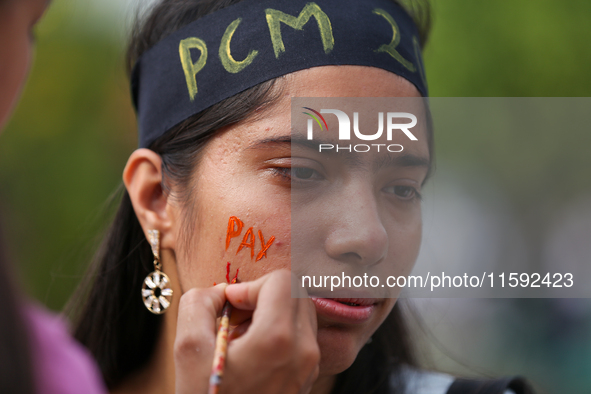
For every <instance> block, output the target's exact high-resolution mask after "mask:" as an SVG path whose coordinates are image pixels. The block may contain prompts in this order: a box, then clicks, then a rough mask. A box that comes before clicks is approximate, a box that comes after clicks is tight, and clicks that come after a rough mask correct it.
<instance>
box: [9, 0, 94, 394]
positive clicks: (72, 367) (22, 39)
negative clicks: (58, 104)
mask: <svg viewBox="0 0 591 394" xmlns="http://www.w3.org/2000/svg"><path fill="white" fill-rule="evenodd" d="M48 4H49V1H48V0H0V87H1V89H0V131H1V130H2V128H3V127H4V125H5V124H6V122H7V121H8V119H9V117H10V114H11V112H12V110H13V108H14V107H15V105H16V103H17V101H18V97H19V95H20V92H21V90H22V88H23V85H24V83H25V80H26V77H27V74H28V71H29V66H30V63H31V59H32V55H33V46H34V33H33V30H34V27H35V25H36V24H37V22H38V21H39V19H40V18H41V17H42V15H43V14H44V12H45V10H46V8H47V6H48ZM0 299H2V318H1V319H0V391H1V392H2V393H22V394H33V393H47V394H51V393H63V394H66V393H71V394H75V393H81V392H83V393H102V392H104V386H103V384H102V382H101V380H100V377H99V374H98V371H97V369H96V366H95V365H94V363H93V362H92V360H91V359H90V358H89V357H88V355H87V353H86V351H85V350H84V349H83V348H82V347H81V346H80V345H79V344H77V343H76V342H75V341H73V340H72V338H71V337H70V336H69V334H68V332H67V331H66V329H65V326H64V324H63V323H62V322H61V321H60V320H59V319H58V318H57V317H55V316H52V315H51V314H49V313H48V312H46V311H44V310H43V309H42V308H40V307H38V306H35V305H32V304H31V303H29V302H26V301H25V300H24V298H22V297H19V294H18V290H17V289H16V286H15V285H14V283H13V281H12V275H11V272H10V267H9V264H8V261H7V259H6V255H5V253H4V250H3V243H2V240H1V239H0Z"/></svg>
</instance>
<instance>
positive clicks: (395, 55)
mask: <svg viewBox="0 0 591 394" xmlns="http://www.w3.org/2000/svg"><path fill="white" fill-rule="evenodd" d="M326 65H360V66H371V67H377V68H382V69H384V70H387V71H390V72H393V73H395V74H397V75H400V76H401V77H403V78H405V79H407V80H408V81H410V82H411V83H413V84H414V85H415V86H416V88H417V89H418V91H419V92H420V93H421V94H422V95H423V96H427V85H426V82H425V77H424V73H423V63H422V59H421V50H420V47H419V42H418V32H417V28H416V26H415V24H414V23H413V21H412V19H411V18H410V16H409V15H408V14H407V13H406V12H405V11H404V10H403V9H402V8H401V7H400V6H398V5H397V4H395V3H394V2H393V1H392V0H317V1H315V2H307V1H302V0H245V1H242V2H240V3H238V4H235V5H232V6H229V7H226V8H223V9H221V10H219V11H216V12H214V13H212V14H209V15H206V16H205V17H203V18H201V19H198V20H197V21H195V22H192V23H191V24H189V25H187V26H185V27H183V28H182V29H180V30H178V31H176V32H174V33H173V34H171V35H170V36H168V37H167V38H165V39H164V40H162V41H161V42H159V43H158V44H157V45H155V46H154V47H153V48H151V49H150V50H149V51H147V52H146V53H144V54H143V55H142V56H141V58H140V59H139V60H138V62H137V64H136V65H135V68H134V70H133V73H132V78H131V81H132V95H133V101H134V105H135V107H136V110H137V113H138V124H139V140H140V141H139V144H140V147H148V146H150V144H152V142H154V141H155V140H156V139H158V138H159V137H160V136H162V135H163V134H164V133H165V132H166V131H168V130H170V129H171V128H172V127H174V126H175V125H177V124H178V123H180V122H182V121H183V120H185V119H187V118H189V117H191V116H192V115H194V114H197V113H199V112H201V111H203V110H205V109H207V108H209V107H211V106H212V105H214V104H216V103H219V102H220V101H222V100H224V99H226V98H229V97H232V96H234V95H235V94H238V93H240V92H242V91H244V90H246V89H248V88H251V87H253V86H255V85H257V84H260V83H262V82H265V81H268V80H270V79H273V78H276V77H279V76H281V75H285V74H288V73H292V72H295V71H298V70H303V69H306V68H311V67H317V66H326Z"/></svg>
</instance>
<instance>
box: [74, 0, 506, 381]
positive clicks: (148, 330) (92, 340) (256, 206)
mask: <svg viewBox="0 0 591 394" xmlns="http://www.w3.org/2000/svg"><path fill="white" fill-rule="evenodd" d="M408 12H409V11H405V10H404V9H403V8H402V7H400V6H399V5H398V4H397V3H396V2H394V1H390V0H368V1H363V2H359V1H352V0H351V1H343V0H339V1H336V0H326V1H325V0H319V1H316V2H306V1H297V0H296V1H293V0H291V1H287V0H285V1H284V0H279V1H270V0H258V1H255V0H246V1H243V2H241V1H231V0H227V1H220V0H208V1H196V0H161V1H160V2H158V3H157V4H156V5H155V6H154V7H153V8H152V9H151V10H150V12H149V13H148V14H147V16H146V17H145V18H144V19H143V21H141V22H140V23H139V24H138V26H136V29H135V30H134V33H133V37H132V40H131V45H130V47H129V51H128V64H129V70H130V72H131V79H132V90H133V95H134V103H135V105H136V108H137V111H138V120H139V129H140V132H139V133H140V149H138V150H137V151H135V152H134V153H133V154H132V155H131V157H130V158H129V161H128V163H127V166H126V168H125V170H124V175H123V179H124V183H125V186H126V191H125V192H124V195H123V198H122V202H121V206H120V208H119V211H118V213H117V215H116V218H115V221H114V223H113V225H112V227H111V230H110V232H109V234H108V235H107V237H106V239H105V242H104V244H103V246H102V248H101V251H100V253H99V256H98V259H97V264H96V266H95V267H94V270H93V272H92V275H91V276H90V283H87V284H84V285H83V286H82V288H81V289H82V291H83V292H85V293H87V294H86V295H87V297H84V298H85V299H86V302H85V304H84V305H83V306H82V308H81V311H80V313H79V315H78V318H77V326H76V331H75V335H76V337H77V338H78V339H79V340H80V341H81V342H82V343H84V344H85V345H86V346H88V348H89V349H90V350H91V352H92V353H93V355H94V356H95V358H96V359H97V361H98V363H99V365H100V367H101V369H102V372H103V376H104V378H105V380H106V382H107V385H108V386H109V388H110V389H111V391H112V392H117V393H140V392H141V393H151V392H154V393H156V392H158V393H173V392H175V391H176V392H179V393H185V392H186V393H189V392H191V393H195V392H206V391H207V387H208V381H209V374H210V371H211V365H212V359H213V353H214V341H215V334H216V325H215V322H216V318H217V317H219V315H220V313H221V310H222V307H223V305H224V303H225V302H226V301H229V302H230V303H231V304H232V305H233V306H234V312H233V315H232V324H233V326H234V327H235V328H234V330H233V332H232V334H231V337H233V340H232V341H231V343H230V344H229V346H228V353H227V361H226V371H225V373H224V379H223V382H222V385H221V390H222V392H224V393H231V392H237V393H279V392H281V393H299V392H312V393H331V392H332V393H349V392H350V393H362V392H375V393H402V392H404V390H405V387H411V386H410V383H411V380H417V379H419V380H420V379H423V378H425V379H426V378H427V375H423V374H420V373H419V374H416V373H415V372H413V371H414V370H413V369H411V368H412V367H414V366H416V363H415V359H414V357H413V353H412V349H411V346H410V339H409V334H408V331H407V329H406V326H405V324H404V320H403V317H402V314H401V311H400V308H399V306H398V305H397V304H396V302H395V299H393V298H384V297H381V298H380V297H374V298H371V299H365V300H364V301H360V300H358V299H355V300H354V299H351V298H348V299H346V300H345V299H330V298H323V297H327V296H326V295H325V296H323V297H319V296H317V297H314V298H311V299H310V298H292V294H291V291H290V288H291V287H292V286H291V275H290V274H289V271H288V270H289V269H290V268H291V267H292V265H291V263H292V260H291V258H292V255H291V252H293V251H292V250H291V236H292V234H291V223H292V221H291V219H292V217H291V208H292V205H291V204H292V202H293V199H297V198H299V199H308V198H310V197H311V196H314V195H315V196H318V195H321V194H322V192H323V190H326V188H330V187H332V185H333V184H337V183H338V184H340V185H341V186H342V188H341V189H340V191H341V192H342V193H343V194H342V196H343V199H342V200H340V201H339V200H333V202H332V203H329V202H325V203H324V204H322V205H323V207H324V208H325V209H323V210H321V211H320V212H317V213H318V215H321V217H320V216H317V215H310V216H309V217H308V220H309V222H308V228H309V234H307V238H306V239H307V240H309V244H308V247H307V248H306V249H305V250H303V251H298V253H300V254H299V255H298V258H299V259H300V260H303V261H308V262H310V263H313V264H323V265H327V266H332V267H343V269H344V270H348V269H351V270H353V271H356V270H358V269H360V267H361V268H363V267H373V266H379V265H381V264H394V265H396V266H400V267H406V268H408V267H412V264H413V263H414V261H415V259H416V256H417V253H418V249H419V244H420V239H421V206H420V198H419V193H420V189H421V186H422V184H423V183H424V182H425V179H426V178H427V175H428V173H429V169H430V164H431V158H432V134H431V130H430V128H428V127H426V126H425V122H422V123H421V125H422V126H420V127H417V129H416V131H415V132H416V139H417V141H416V143H414V144H412V145H409V146H408V148H407V147H406V146H405V155H406V156H405V157H406V158H407V159H408V160H406V161H404V160H402V161H400V160H384V152H383V151H382V153H379V154H378V153H376V154H373V153H372V154H370V155H367V156H365V157H364V158H361V159H359V160H360V161H357V162H356V164H357V165H355V166H353V168H352V170H351V171H345V172H343V171H341V170H335V171H332V170H330V168H332V167H331V165H332V164H330V163H333V164H334V163H336V162H337V161H338V160H341V159H334V160H335V161H331V162H330V163H328V162H326V159H325V158H324V157H319V155H318V154H317V152H315V151H313V150H310V149H307V148H306V147H305V145H306V144H305V143H303V144H300V145H298V144H296V143H295V141H294V136H292V134H291V113H290V103H291V98H292V97H411V98H417V99H418V98H421V97H424V96H426V95H427V91H426V85H425V82H424V75H423V73H422V63H421V59H420V45H421V43H424V42H425V40H426V35H427V31H428V18H427V16H428V11H427V9H426V8H424V7H421V6H418V5H416V4H415V7H411V8H410V12H411V13H412V14H413V15H414V18H415V19H414V20H413V19H412V18H411V17H410V16H409V13H408ZM422 110H423V111H424V110H425V108H422ZM312 112H313V111H312ZM319 124H320V123H319ZM330 127H332V126H330ZM327 138H328V137H327ZM332 138H334V136H333V137H332ZM404 138H406V137H405V136H404V135H401V136H399V135H397V136H395V137H393V140H392V141H391V142H392V143H393V144H396V143H398V144H403V143H405V142H403V141H405V140H404ZM302 145H303V146H302ZM345 162H347V160H346V159H344V162H343V163H341V164H344V165H345V164H347V163H345ZM385 162H387V163H388V165H384V163H385ZM339 168H341V167H339ZM351 207H355V209H351ZM312 219H314V220H312ZM248 233H250V235H248ZM156 234H158V235H156ZM148 239H149V240H150V242H148ZM240 240H242V242H240ZM228 261H231V263H232V264H231V266H230V270H231V275H232V276H233V275H234V274H235V273H238V272H239V274H238V278H239V280H240V282H242V283H239V284H231V285H229V286H226V285H217V286H213V287H212V284H213V283H224V282H226V280H225V279H224V277H225V275H226V267H227V266H226V262H228ZM238 270H239V271H238ZM162 278H165V279H164V280H163V279H162ZM226 278H227V279H228V281H229V280H230V278H231V276H230V275H228V276H227V277H226ZM140 295H141V296H140ZM80 299H82V297H81V298H80ZM368 300H369V301H368ZM146 309H148V310H146ZM175 374H176V376H181V375H182V376H185V377H187V378H184V379H178V378H177V379H176V381H175ZM439 378H440V377H437V379H439ZM437 379H435V380H437ZM441 379H442V380H440V381H439V383H436V385H439V390H440V391H439V392H442V393H443V392H445V391H446V390H447V388H448V387H449V386H450V384H451V383H452V381H453V379H451V378H447V377H443V378H441ZM431 381H432V382H433V380H431ZM505 386H506V384H505V385H504V386H503V387H501V388H500V389H499V390H497V391H495V392H502V390H503V389H504V387H505Z"/></svg>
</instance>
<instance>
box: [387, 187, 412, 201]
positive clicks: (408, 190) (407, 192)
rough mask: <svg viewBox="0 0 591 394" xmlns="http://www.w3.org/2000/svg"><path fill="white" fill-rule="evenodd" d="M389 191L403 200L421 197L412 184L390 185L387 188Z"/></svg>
mask: <svg viewBox="0 0 591 394" xmlns="http://www.w3.org/2000/svg"><path fill="white" fill-rule="evenodd" d="M386 191H387V192H388V193H391V194H394V195H396V196H397V197H398V198H400V199H402V200H412V199H414V198H419V199H420V198H421V196H420V194H419V192H418V191H417V189H415V188H414V187H412V186H390V187H388V188H386Z"/></svg>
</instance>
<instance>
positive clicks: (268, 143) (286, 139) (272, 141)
mask: <svg viewBox="0 0 591 394" xmlns="http://www.w3.org/2000/svg"><path fill="white" fill-rule="evenodd" d="M273 145H291V136H289V135H285V136H279V137H271V138H264V139H261V140H257V141H255V142H253V143H252V144H250V145H249V146H248V147H247V148H246V149H261V148H271V147H272V146H273Z"/></svg>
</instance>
